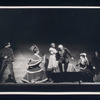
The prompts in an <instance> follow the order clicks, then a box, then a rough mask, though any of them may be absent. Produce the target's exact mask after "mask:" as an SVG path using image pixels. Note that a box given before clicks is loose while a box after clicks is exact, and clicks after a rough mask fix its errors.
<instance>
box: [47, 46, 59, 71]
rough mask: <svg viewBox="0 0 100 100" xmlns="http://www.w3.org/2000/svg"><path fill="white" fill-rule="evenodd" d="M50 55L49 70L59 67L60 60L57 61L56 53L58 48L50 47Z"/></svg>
mask: <svg viewBox="0 0 100 100" xmlns="http://www.w3.org/2000/svg"><path fill="white" fill-rule="evenodd" d="M49 52H50V57H49V64H48V70H52V69H56V68H57V67H58V62H57V61H56V53H57V50H56V49H55V48H52V47H51V48H50V49H49Z"/></svg>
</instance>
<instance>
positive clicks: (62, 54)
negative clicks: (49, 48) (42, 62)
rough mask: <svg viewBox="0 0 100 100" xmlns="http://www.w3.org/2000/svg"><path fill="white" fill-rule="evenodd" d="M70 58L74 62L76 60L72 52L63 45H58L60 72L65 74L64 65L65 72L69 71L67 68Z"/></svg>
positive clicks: (57, 57)
mask: <svg viewBox="0 0 100 100" xmlns="http://www.w3.org/2000/svg"><path fill="white" fill-rule="evenodd" d="M69 57H70V58H71V59H72V60H74V58H73V57H72V55H71V53H70V51H69V50H68V49H67V48H65V47H63V45H58V52H57V54H56V59H57V60H58V65H59V69H60V72H63V70H62V64H64V72H66V71H67V67H68V63H69Z"/></svg>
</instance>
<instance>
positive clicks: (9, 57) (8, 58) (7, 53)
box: [0, 42, 16, 83]
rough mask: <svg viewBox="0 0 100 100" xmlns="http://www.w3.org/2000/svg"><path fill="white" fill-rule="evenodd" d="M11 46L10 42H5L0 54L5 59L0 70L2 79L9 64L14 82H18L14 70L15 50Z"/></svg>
mask: <svg viewBox="0 0 100 100" xmlns="http://www.w3.org/2000/svg"><path fill="white" fill-rule="evenodd" d="M10 46H11V44H10V42H7V43H6V44H5V47H4V48H3V49H1V50H0V56H1V58H2V59H3V60H2V66H1V70H0V80H1V79H2V76H3V73H4V71H5V69H6V68H7V66H8V67H9V70H10V73H11V77H12V78H13V82H14V83H16V80H15V75H14V71H13V62H14V55H13V50H12V49H11V48H10Z"/></svg>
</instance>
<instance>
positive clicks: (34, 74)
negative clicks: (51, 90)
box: [22, 45, 48, 83]
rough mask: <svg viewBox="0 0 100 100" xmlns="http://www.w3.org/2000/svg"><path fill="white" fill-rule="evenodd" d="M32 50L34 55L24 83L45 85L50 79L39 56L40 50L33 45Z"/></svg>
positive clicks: (29, 63)
mask: <svg viewBox="0 0 100 100" xmlns="http://www.w3.org/2000/svg"><path fill="white" fill-rule="evenodd" d="M30 50H31V51H32V52H34V55H33V58H31V59H30V60H29V62H28V69H27V70H26V72H27V73H26V75H25V76H24V78H23V79H22V81H23V82H25V83H43V82H45V81H47V80H48V78H47V76H46V73H45V70H44V62H43V60H42V58H41V57H40V56H39V48H38V47H37V46H36V45H33V46H32V47H31V48H30Z"/></svg>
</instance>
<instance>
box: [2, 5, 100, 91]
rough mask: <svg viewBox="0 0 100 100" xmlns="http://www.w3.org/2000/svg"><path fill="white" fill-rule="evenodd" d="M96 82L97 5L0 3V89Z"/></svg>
mask: <svg viewBox="0 0 100 100" xmlns="http://www.w3.org/2000/svg"><path fill="white" fill-rule="evenodd" d="M94 86H95V87H94ZM98 87H100V8H99V7H98V8H92V7H91V8H88V7H83V8H82V7H34V6H33V7H22V8H21V7H8V8H6V7H3V8H2V7H1V8H0V92H1V93H2V92H9V91H10V92H13V91H14V92H16V91H17V92H75V91H77V92H80V91H81V92H89V91H95V92H100V89H99V88H98ZM53 89H54V90H53Z"/></svg>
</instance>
